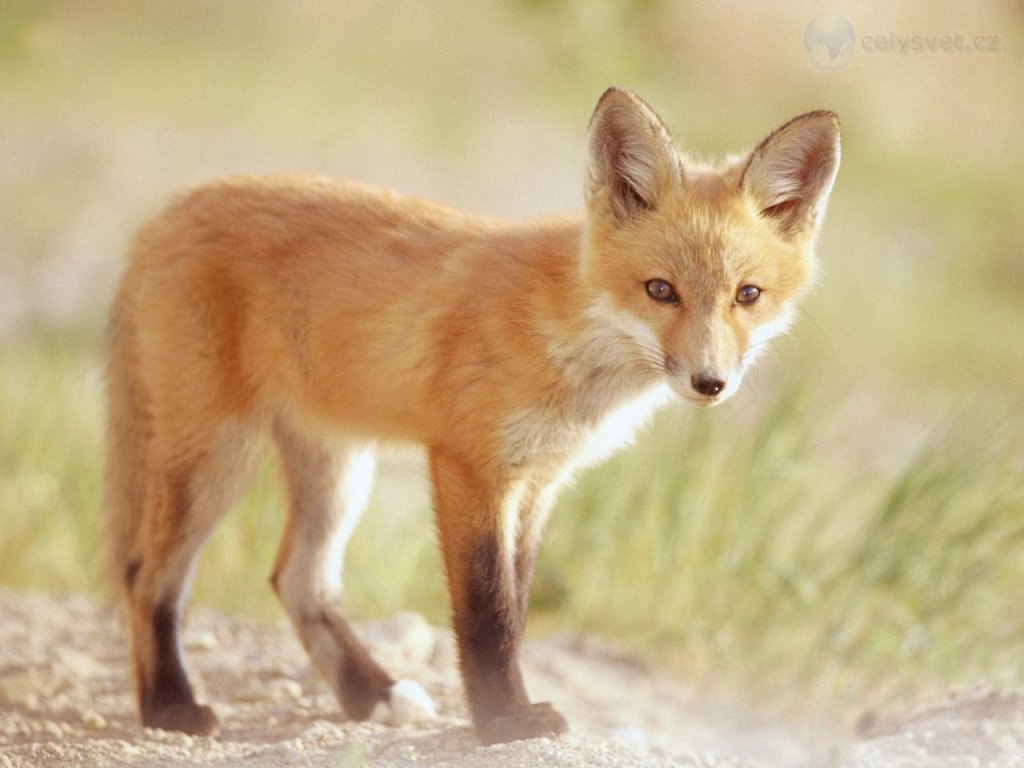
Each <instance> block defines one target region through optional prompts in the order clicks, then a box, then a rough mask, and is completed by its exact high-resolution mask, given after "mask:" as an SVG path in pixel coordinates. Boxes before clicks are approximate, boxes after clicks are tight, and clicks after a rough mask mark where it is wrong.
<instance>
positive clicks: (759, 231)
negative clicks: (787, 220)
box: [633, 172, 790, 294]
mask: <svg viewBox="0 0 1024 768" xmlns="http://www.w3.org/2000/svg"><path fill="white" fill-rule="evenodd" d="M633 234H634V236H635V238H636V239H635V253H636V257H637V262H638V263H637V266H638V267H639V268H640V269H645V270H648V271H650V270H653V272H652V274H650V275H649V276H648V277H652V278H653V277H659V278H664V279H670V280H674V281H678V282H679V283H681V284H683V285H686V286H687V287H688V289H689V290H691V291H692V290H695V289H696V290H699V291H700V292H702V293H707V294H718V293H720V292H722V291H728V292H730V293H731V292H732V290H734V289H735V287H736V286H735V283H736V282H737V281H739V280H743V279H761V280H771V279H773V277H774V275H775V273H776V272H777V271H778V269H779V267H780V263H779V262H781V261H785V259H786V257H787V256H789V255H790V254H788V253H786V252H787V251H788V250H789V249H788V248H786V246H785V244H784V243H782V242H781V241H780V239H779V237H778V236H777V234H776V233H775V232H774V231H773V230H772V229H771V227H770V226H768V225H767V223H766V222H764V221H762V220H761V219H760V217H759V216H758V214H757V211H756V209H755V208H754V207H753V206H752V205H750V203H749V201H748V200H747V199H746V197H745V195H743V193H742V192H741V191H740V190H739V189H738V185H737V184H736V183H735V181H734V180H732V179H730V178H729V175H727V174H722V173H717V172H704V173H701V174H699V175H695V176H694V177H690V178H688V179H687V181H686V183H685V185H684V186H683V187H682V189H680V190H678V192H677V194H674V195H671V196H669V197H668V199H667V200H666V201H665V202H664V203H663V205H662V206H661V207H660V208H659V210H657V211H654V212H652V214H651V216H650V220H649V221H647V222H645V223H642V224H641V223H638V225H637V231H635V232H634V233H633ZM680 287H681V286H680Z"/></svg>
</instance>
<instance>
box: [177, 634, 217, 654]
mask: <svg viewBox="0 0 1024 768" xmlns="http://www.w3.org/2000/svg"><path fill="white" fill-rule="evenodd" d="M218 645H220V641H219V640H218V639H217V635H216V634H214V633H213V632H211V631H210V630H205V631H203V632H193V633H190V634H189V635H188V637H186V638H185V648H186V649H188V650H190V651H212V650H213V649H214V648H216V647H217V646H218Z"/></svg>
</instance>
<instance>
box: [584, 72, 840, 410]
mask: <svg viewBox="0 0 1024 768" xmlns="http://www.w3.org/2000/svg"><path fill="white" fill-rule="evenodd" d="M588 148H589V167H588V171H587V180H586V207H587V219H586V233H585V241H584V256H583V261H582V271H583V274H582V275H581V279H582V281H583V283H584V287H585V290H586V291H587V295H588V296H591V297H593V305H592V307H591V312H592V313H594V314H595V315H598V316H600V317H601V319H602V320H604V321H605V322H606V323H607V324H608V326H609V328H610V329H611V330H612V332H613V333H616V334H620V335H622V336H624V337H626V338H627V340H628V342H629V343H631V344H634V345H635V350H634V351H635V355H636V359H639V360H642V361H643V362H644V365H645V366H646V368H647V369H648V370H649V371H651V372H653V373H655V374H656V375H659V376H660V375H663V376H664V377H665V378H666V379H667V380H668V382H669V384H670V386H671V388H672V389H673V390H674V391H675V392H676V394H678V395H680V396H682V397H684V398H686V399H688V400H691V401H694V402H698V403H701V404H704V405H711V404H715V403H719V402H722V401H723V400H725V399H726V398H728V397H729V396H730V395H732V394H733V393H734V392H735V391H736V390H737V388H738V387H739V383H740V380H741V378H742V376H743V372H744V370H745V369H746V368H747V366H748V365H749V364H750V362H751V361H752V360H753V359H754V357H755V356H756V355H757V354H758V353H759V352H760V351H761V350H762V348H763V347H764V345H765V343H766V342H767V341H768V340H769V339H771V338H772V337H773V336H776V335H778V334H780V333H781V332H783V331H784V330H785V329H786V327H787V326H788V324H789V322H790V320H791V319H792V317H793V313H794V309H795V304H796V302H797V300H798V299H799V298H800V296H801V295H802V294H803V293H804V291H805V290H806V288H807V287H808V286H809V285H810V283H811V281H812V280H813V276H814V253H813V246H814V239H815V236H816V234H817V232H818V228H819V226H820V224H821V221H822V216H823V214H824V211H825V204H826V202H827V200H828V195H829V192H830V190H831V189H832V184H833V182H834V180H835V177H836V172H837V170H838V168H839V121H838V119H837V118H836V116H835V114H833V113H832V112H825V111H819V112H809V113H807V114H804V115H801V116H799V117H797V118H794V119H793V120H791V121H790V122H788V123H786V124H785V125H783V126H782V127H781V128H779V129H778V130H776V131H774V132H773V133H771V134H769V135H768V137H767V138H765V139H764V141H762V142H761V143H760V144H759V145H758V146H757V147H756V148H755V149H754V150H753V151H752V152H750V153H749V154H747V155H746V156H743V157H738V158H732V159H730V160H728V161H727V162H726V163H724V164H723V165H722V166H720V167H717V168H711V167H708V166H704V165H701V164H699V163H696V162H691V161H690V160H688V159H687V158H685V157H684V156H683V155H682V154H681V153H680V152H679V150H678V148H677V147H676V145H675V143H674V141H673V139H672V136H671V135H670V133H669V131H668V129H667V128H666V127H665V124H664V123H663V122H662V120H661V119H660V118H659V117H658V115H657V114H655V112H654V111H653V110H652V109H651V108H650V107H649V106H648V105H647V104H646V103H644V102H643V101H642V100H641V99H640V98H639V97H638V96H636V95H635V94H634V93H632V92H630V91H628V90H625V89H621V88H611V89H609V90H608V91H606V92H605V93H604V95H603V96H602V97H601V100H600V101H599V102H598V105H597V108H596V110H595V111H594V115H593V117H592V119H591V122H590V127H589V130H588Z"/></svg>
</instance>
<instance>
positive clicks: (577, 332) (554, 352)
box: [528, 223, 664, 426]
mask: <svg viewBox="0 0 1024 768" xmlns="http://www.w3.org/2000/svg"><path fill="white" fill-rule="evenodd" d="M585 247H586V246H585V238H584V228H583V226H582V225H581V224H580V223H576V224H575V226H573V227H572V229H571V235H570V236H564V235H563V236H561V237H558V238H555V239H553V241H552V243H551V247H550V249H544V251H543V253H542V254H538V257H539V259H540V263H537V262H534V264H535V266H536V268H537V269H538V270H540V271H541V273H542V274H543V275H544V276H545V277H546V279H543V280H536V281H530V282H529V283H528V285H529V286H530V288H531V289H532V290H533V292H534V295H533V296H532V297H531V299H530V301H529V302H528V306H530V307H531V308H532V309H533V312H531V313H530V314H531V315H532V316H531V317H530V319H529V325H530V328H529V329H528V330H529V332H530V333H531V334H533V335H534V336H535V337H536V338H538V339H540V340H542V342H543V345H544V349H543V353H544V354H545V356H546V358H547V360H548V362H549V363H550V365H551V366H552V368H553V369H554V370H555V371H556V372H557V382H558V384H557V386H556V390H557V394H556V393H552V394H556V396H555V397H553V398H552V402H553V403H554V404H556V405H557V410H558V412H559V415H560V416H561V417H562V418H564V419H566V420H568V421H571V422H575V423H580V424H582V425H588V426H596V425H597V424H599V423H601V422H603V421H604V420H605V418H606V417H607V416H608V415H609V414H610V413H612V412H613V411H616V410H618V409H620V408H623V407H628V406H629V405H630V404H631V403H632V402H634V401H646V400H648V399H651V398H650V397H649V396H650V395H651V394H652V392H653V391H655V390H661V389H662V385H663V384H664V375H663V374H662V373H661V372H660V371H659V370H658V368H657V366H656V365H654V364H653V360H652V359H651V357H652V355H653V352H651V353H645V352H644V351H642V350H639V349H638V348H637V346H636V343H635V342H634V341H633V340H632V338H631V336H630V334H628V333H626V332H625V329H623V328H622V327H621V323H619V322H618V321H617V318H616V317H615V315H614V314H613V313H612V312H611V311H610V310H609V303H608V297H607V296H606V295H603V294H596V295H595V294H592V293H591V292H588V291H587V290H585V288H584V285H585V283H584V281H583V280H582V277H581V276H582V273H583V262H584V248H585ZM618 320H621V318H619V319H618ZM652 343H653V342H652ZM654 399H655V400H658V401H659V402H660V401H661V400H662V398H661V396H660V393H659V394H658V396H657V397H655V398H654Z"/></svg>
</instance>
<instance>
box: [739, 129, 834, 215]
mask: <svg viewBox="0 0 1024 768" xmlns="http://www.w3.org/2000/svg"><path fill="white" fill-rule="evenodd" d="M838 170H839V118H838V117H836V115H835V114H834V113H833V112H826V111H818V112H808V113H807V114H806V115H800V117H797V118H794V119H793V120H790V121H789V122H788V123H786V124H785V125H784V126H782V127H781V128H779V129H778V130H777V131H775V132H774V133H772V134H770V135H769V136H768V138H766V139H765V140H764V141H762V142H761V143H760V144H759V145H758V147H757V148H756V149H755V150H754V151H753V152H752V153H751V154H750V157H749V158H748V159H747V165H746V168H744V170H743V181H742V187H743V189H744V190H745V191H746V192H748V193H749V194H750V195H751V196H752V197H753V198H754V201H755V203H756V204H757V206H758V208H759V209H760V211H761V215H762V216H764V217H765V218H768V219H771V220H773V221H774V222H775V223H776V224H777V225H778V227H779V230H780V231H781V232H782V233H784V234H786V235H797V234H801V233H808V232H813V231H814V230H815V229H817V227H818V225H819V224H820V222H821V217H822V215H823V214H824V213H825V204H826V203H827V202H828V195H829V192H831V191H832V184H833V183H834V182H835V179H836V172H837V171H838Z"/></svg>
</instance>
